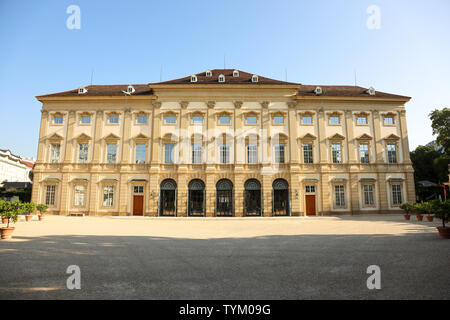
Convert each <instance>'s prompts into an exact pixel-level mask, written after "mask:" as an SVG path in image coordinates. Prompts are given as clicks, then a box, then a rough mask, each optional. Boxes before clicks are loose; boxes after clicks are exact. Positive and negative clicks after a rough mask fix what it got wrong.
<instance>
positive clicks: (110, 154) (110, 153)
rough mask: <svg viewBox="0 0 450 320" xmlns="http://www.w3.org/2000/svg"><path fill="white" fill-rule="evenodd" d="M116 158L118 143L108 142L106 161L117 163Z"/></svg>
mask: <svg viewBox="0 0 450 320" xmlns="http://www.w3.org/2000/svg"><path fill="white" fill-rule="evenodd" d="M116 159H117V144H115V143H108V144H107V145H106V162H107V163H116Z"/></svg>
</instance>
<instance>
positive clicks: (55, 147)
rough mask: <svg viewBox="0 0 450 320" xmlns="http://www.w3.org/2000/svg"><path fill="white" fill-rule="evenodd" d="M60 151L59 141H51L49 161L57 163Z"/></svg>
mask: <svg viewBox="0 0 450 320" xmlns="http://www.w3.org/2000/svg"><path fill="white" fill-rule="evenodd" d="M60 152H61V145H60V144H59V143H52V144H51V146H50V162H51V163H58V162H59V155H60Z"/></svg>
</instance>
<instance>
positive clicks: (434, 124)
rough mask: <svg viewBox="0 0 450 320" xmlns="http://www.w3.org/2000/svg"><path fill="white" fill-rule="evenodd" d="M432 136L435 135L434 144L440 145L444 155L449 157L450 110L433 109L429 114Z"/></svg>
mask: <svg viewBox="0 0 450 320" xmlns="http://www.w3.org/2000/svg"><path fill="white" fill-rule="evenodd" d="M429 116H430V119H431V128H432V129H433V135H437V137H436V142H437V143H438V144H439V145H441V146H442V147H443V148H444V150H445V153H446V154H447V155H448V156H450V109H449V108H444V109H442V110H438V109H435V110H433V111H432V112H431V113H430V115H429Z"/></svg>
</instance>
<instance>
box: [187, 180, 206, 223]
mask: <svg viewBox="0 0 450 320" xmlns="http://www.w3.org/2000/svg"><path fill="white" fill-rule="evenodd" d="M188 189H189V193H188V195H189V200H188V215H189V216H191V217H202V216H204V215H205V184H204V183H203V181H202V180H200V179H194V180H192V181H191V182H189V186H188Z"/></svg>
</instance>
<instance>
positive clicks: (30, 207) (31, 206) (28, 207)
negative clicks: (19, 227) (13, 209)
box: [22, 202, 36, 222]
mask: <svg viewBox="0 0 450 320" xmlns="http://www.w3.org/2000/svg"><path fill="white" fill-rule="evenodd" d="M22 205H23V209H24V211H25V212H27V213H28V214H27V215H25V220H26V221H27V222H28V221H30V220H31V219H32V218H33V216H32V214H33V213H34V212H35V211H36V204H35V203H34V202H25V203H22Z"/></svg>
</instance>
